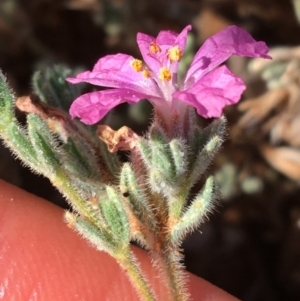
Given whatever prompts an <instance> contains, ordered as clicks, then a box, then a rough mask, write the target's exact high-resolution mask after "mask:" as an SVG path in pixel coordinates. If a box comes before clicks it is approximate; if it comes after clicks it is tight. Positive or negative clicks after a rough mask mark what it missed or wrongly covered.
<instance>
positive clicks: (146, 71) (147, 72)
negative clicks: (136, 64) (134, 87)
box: [142, 69, 151, 78]
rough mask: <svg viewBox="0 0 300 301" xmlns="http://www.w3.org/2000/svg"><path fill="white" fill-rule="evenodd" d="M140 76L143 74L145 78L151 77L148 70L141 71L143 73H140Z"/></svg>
mask: <svg viewBox="0 0 300 301" xmlns="http://www.w3.org/2000/svg"><path fill="white" fill-rule="evenodd" d="M142 74H143V76H144V77H146V78H149V77H151V75H150V72H149V71H148V70H146V69H144V70H143V73H142Z"/></svg>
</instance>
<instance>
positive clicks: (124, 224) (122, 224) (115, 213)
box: [100, 186, 130, 246]
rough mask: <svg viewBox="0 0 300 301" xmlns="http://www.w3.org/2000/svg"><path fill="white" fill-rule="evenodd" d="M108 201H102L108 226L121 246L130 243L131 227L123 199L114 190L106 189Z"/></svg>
mask: <svg viewBox="0 0 300 301" xmlns="http://www.w3.org/2000/svg"><path fill="white" fill-rule="evenodd" d="M106 193H107V199H106V200H101V201H100V206H101V209H102V212H103V215H104V217H105V219H106V222H107V225H108V227H109V229H110V231H111V232H112V234H113V235H114V239H115V240H116V242H119V244H120V246H122V245H126V244H128V243H129V241H130V225H129V221H128V218H127V214H126V211H125V209H124V207H123V204H122V197H121V196H120V195H118V193H117V192H116V191H115V189H114V188H112V187H110V186H107V187H106Z"/></svg>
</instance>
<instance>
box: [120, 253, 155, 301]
mask: <svg viewBox="0 0 300 301" xmlns="http://www.w3.org/2000/svg"><path fill="white" fill-rule="evenodd" d="M115 258H116V260H117V261H118V263H119V264H120V265H121V266H122V268H123V269H124V271H125V273H126V274H127V276H128V278H129V280H130V282H131V283H132V285H133V287H134V288H135V289H136V291H137V293H138V295H139V297H140V300H142V301H157V299H156V297H155V295H154V293H153V291H152V289H151V288H150V286H149V283H148V282H147V280H146V278H145V276H144V275H143V273H142V271H141V269H140V267H139V265H138V264H137V261H136V258H135V256H134V254H133V252H132V251H131V250H130V248H128V249H127V250H125V251H124V250H123V251H122V252H120V253H119V255H117V256H116V257H115Z"/></svg>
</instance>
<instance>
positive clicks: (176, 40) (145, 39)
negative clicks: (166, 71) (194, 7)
mask: <svg viewBox="0 0 300 301" xmlns="http://www.w3.org/2000/svg"><path fill="white" fill-rule="evenodd" d="M191 29H192V27H191V25H188V26H186V27H185V28H184V29H183V30H182V31H181V33H180V34H177V33H174V32H172V31H167V30H164V31H160V32H159V34H158V36H157V38H154V37H152V36H149V35H146V34H143V33H140V32H139V33H138V34H137V43H138V46H139V48H140V51H141V54H142V56H143V60H144V61H145V62H146V64H147V65H148V66H149V68H150V69H151V70H152V71H153V72H154V73H156V74H158V71H159V69H160V68H161V67H162V66H167V65H168V58H167V51H168V49H170V48H171V47H173V46H178V47H179V48H180V50H181V51H182V52H184V50H185V46H186V40H187V34H188V31H190V30H191ZM152 42H156V43H157V44H158V45H159V47H160V49H161V52H160V53H157V54H153V53H151V52H150V49H149V46H150V44H151V43H152ZM170 69H171V71H172V73H177V69H178V62H174V63H173V64H172V66H171V67H170Z"/></svg>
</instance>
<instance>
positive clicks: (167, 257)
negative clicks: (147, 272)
mask: <svg viewBox="0 0 300 301" xmlns="http://www.w3.org/2000/svg"><path fill="white" fill-rule="evenodd" d="M153 255H154V260H155V261H156V262H157V266H158V268H159V269H160V273H161V276H162V278H163V279H164V281H165V287H166V290H168V295H169V299H166V300H168V301H187V300H188V298H189V294H188V293H187V291H186V279H185V276H184V271H183V267H182V266H181V264H180V253H179V251H178V249H177V248H176V247H173V248H172V247H170V246H169V245H166V246H165V248H164V249H162V250H160V251H159V252H156V253H154V254H153Z"/></svg>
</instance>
